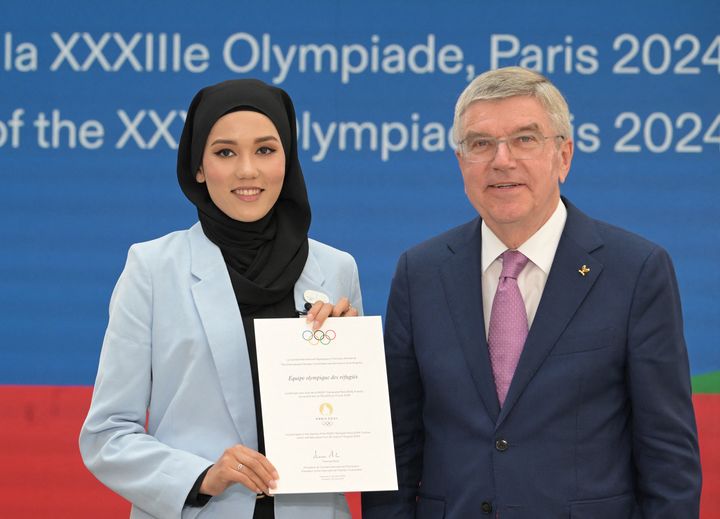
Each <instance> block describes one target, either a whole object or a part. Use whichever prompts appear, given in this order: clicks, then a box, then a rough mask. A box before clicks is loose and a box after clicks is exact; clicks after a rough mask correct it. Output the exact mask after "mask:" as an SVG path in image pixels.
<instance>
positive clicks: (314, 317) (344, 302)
mask: <svg viewBox="0 0 720 519" xmlns="http://www.w3.org/2000/svg"><path fill="white" fill-rule="evenodd" d="M357 315H358V310H357V308H355V307H353V306H352V305H351V304H350V300H349V299H348V298H347V297H342V298H340V301H338V302H337V304H336V305H332V304H331V303H323V302H322V301H317V302H316V303H315V304H314V305H312V307H311V308H310V310H308V313H307V323H308V324H310V323H312V329H313V330H318V329H320V327H321V326H322V325H323V323H324V322H325V319H327V318H328V317H331V316H332V317H356V316H357Z"/></svg>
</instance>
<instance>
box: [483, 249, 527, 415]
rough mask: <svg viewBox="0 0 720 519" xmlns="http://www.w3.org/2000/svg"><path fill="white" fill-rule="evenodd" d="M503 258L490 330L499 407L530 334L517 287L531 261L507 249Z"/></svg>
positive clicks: (489, 341) (489, 344)
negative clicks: (519, 276) (521, 273)
mask: <svg viewBox="0 0 720 519" xmlns="http://www.w3.org/2000/svg"><path fill="white" fill-rule="evenodd" d="M501 257H502V260H503V261H502V272H501V273H500V282H499V283H498V287H497V292H495V298H494V299H493V304H492V311H491V312H490V327H489V329H488V349H489V351H490V362H491V363H492V368H493V374H494V375H495V388H496V389H497V394H498V399H499V400H500V407H502V405H503V404H504V403H505V397H506V396H507V392H508V388H509V387H510V382H511V381H512V378H513V374H514V373H515V368H516V367H517V363H518V359H519V358H520V353H522V349H523V346H524V345H525V339H526V338H527V334H528V320H527V312H526V311H525V303H524V302H523V298H522V294H520V289H519V288H518V284H517V277H518V275H520V272H522V269H523V268H525V265H527V262H528V259H527V258H526V257H525V256H524V255H523V254H522V253H521V252H518V251H516V250H506V251H505V252H503V253H502V256H501Z"/></svg>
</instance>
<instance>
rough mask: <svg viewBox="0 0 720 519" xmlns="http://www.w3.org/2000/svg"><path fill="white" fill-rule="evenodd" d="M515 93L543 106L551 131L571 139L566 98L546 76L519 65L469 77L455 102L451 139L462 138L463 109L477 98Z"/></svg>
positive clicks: (487, 99)
mask: <svg viewBox="0 0 720 519" xmlns="http://www.w3.org/2000/svg"><path fill="white" fill-rule="evenodd" d="M515 96H530V97H534V98H535V99H537V100H538V101H539V102H540V104H541V105H542V106H543V107H544V108H545V110H546V112H547V114H548V116H549V117H550V121H551V122H552V125H553V127H554V130H555V131H556V132H557V133H558V135H562V136H563V137H565V139H569V138H570V134H571V131H572V129H571V125H570V110H569V108H568V104H567V101H565V98H564V97H563V95H562V94H561V93H560V91H559V90H558V89H557V88H556V87H555V85H553V84H552V83H551V82H550V80H549V79H548V78H546V77H545V76H543V75H542V74H539V73H537V72H533V71H532V70H528V69H525V68H522V67H505V68H500V69H497V70H489V71H487V72H484V73H482V74H480V75H479V76H478V77H476V78H475V79H473V80H472V82H471V83H470V84H469V85H468V86H467V88H465V90H464V91H463V93H462V94H460V97H459V98H458V100H457V104H456V105H455V118H454V120H453V138H454V139H455V143H459V142H460V141H461V140H462V135H463V131H464V128H462V127H461V121H462V116H463V114H464V113H465V110H467V109H468V107H469V106H470V105H471V104H472V103H474V102H476V101H490V100H497V99H506V98H508V97H515Z"/></svg>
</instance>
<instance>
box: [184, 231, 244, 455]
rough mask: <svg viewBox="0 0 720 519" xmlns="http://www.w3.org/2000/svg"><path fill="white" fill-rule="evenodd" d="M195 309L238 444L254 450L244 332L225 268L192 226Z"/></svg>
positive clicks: (203, 235)
mask: <svg viewBox="0 0 720 519" xmlns="http://www.w3.org/2000/svg"><path fill="white" fill-rule="evenodd" d="M190 248H191V255H192V266H191V270H192V274H193V275H194V276H195V277H196V278H197V283H195V284H194V285H193V287H192V293H193V298H194V299H195V305H196V307H197V310H198V314H199V315H200V320H201V321H202V324H203V328H204V331H205V336H206V337H207V341H208V344H209V345H210V351H211V352H212V356H213V360H214V362H215V368H216V369H217V372H218V378H219V380H220V386H221V387H222V390H223V394H224V396H225V402H226V404H227V407H228V409H229V410H230V415H231V416H232V419H233V422H234V423H235V427H236V429H237V431H238V433H239V435H240V442H241V443H242V444H244V445H248V446H250V447H253V446H254V447H255V448H257V429H256V426H255V421H256V418H255V402H254V400H253V386H252V376H251V374H250V361H249V357H248V351H247V341H246V339H245V331H244V328H243V324H242V319H241V317H240V310H239V309H238V304H237V300H236V299H235V294H234V293H233V290H232V285H231V284H230V277H229V275H228V272H227V267H226V266H225V262H224V260H223V258H222V254H221V253H220V249H218V248H217V246H216V245H214V244H213V243H212V242H211V241H210V240H208V239H207V237H206V236H205V234H204V233H203V231H202V228H201V227H200V224H195V225H194V226H193V227H192V229H191V230H190Z"/></svg>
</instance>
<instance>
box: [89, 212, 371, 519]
mask: <svg viewBox="0 0 720 519" xmlns="http://www.w3.org/2000/svg"><path fill="white" fill-rule="evenodd" d="M307 289H314V290H318V291H320V292H323V293H325V294H327V295H328V296H329V297H330V300H331V302H333V303H334V302H337V300H339V299H340V298H341V297H342V296H347V297H349V299H350V301H351V303H352V305H353V306H354V307H355V308H357V309H358V310H359V311H361V309H362V300H361V296H360V286H359V281H358V272H357V266H356V264H355V260H354V259H353V258H352V256H350V255H349V254H347V253H345V252H342V251H339V250H337V249H334V248H332V247H329V246H327V245H324V244H322V243H319V242H317V241H314V240H310V250H309V254H308V259H307V263H306V264H305V268H304V270H303V272H302V274H301V276H300V278H299V279H298V281H297V283H296V284H295V291H294V295H295V304H296V305H297V308H298V309H302V308H303V305H304V303H305V301H304V300H303V292H304V291H305V290H307ZM146 421H147V430H146ZM255 421H256V418H255V404H254V400H253V387H252V379H251V376H250V364H249V360H248V352H247V343H246V341H245V332H244V331H243V323H242V319H241V317H240V311H239V309H238V305H237V301H236V299H235V295H234V293H233V289H232V286H231V284H230V278H229V275H228V272H227V268H226V266H225V262H224V261H223V258H222V255H221V253H220V249H218V247H217V246H216V245H215V244H213V243H212V242H211V241H210V240H208V239H207V237H206V236H205V234H204V233H203V231H202V228H201V227H200V224H195V225H194V226H193V227H192V228H191V229H189V230H186V231H179V232H174V233H171V234H168V235H167V236H164V237H162V238H159V239H157V240H153V241H150V242H146V243H140V244H135V245H133V246H132V247H130V251H129V253H128V258H127V263H126V265H125V269H124V270H123V272H122V274H121V276H120V279H119V280H118V282H117V285H116V286H115V290H114V291H113V294H112V298H111V301H110V320H109V323H108V327H107V331H106V333H105V339H104V342H103V347H102V353H101V355H100V365H99V368H98V374H97V380H96V382H95V390H94V392H93V398H92V404H91V406H90V411H89V413H88V416H87V418H86V420H85V423H84V425H83V427H82V431H81V432H80V452H81V454H82V457H83V460H84V462H85V465H86V466H87V467H88V469H90V471H91V472H92V473H93V474H95V476H96V477H97V478H98V479H99V480H100V481H102V482H103V483H104V484H105V485H107V486H108V487H109V488H111V489H112V490H114V491H115V492H117V493H118V494H120V495H121V496H123V497H124V498H126V499H128V500H129V501H130V502H132V504H133V507H132V512H131V517H132V518H138V519H139V518H150V517H156V518H180V517H182V518H183V519H185V518H194V517H208V518H233V519H250V518H251V517H252V515H253V510H254V507H255V493H254V492H251V491H250V490H248V489H247V488H245V487H244V486H242V485H233V486H231V487H230V488H228V489H227V490H226V491H225V492H224V493H223V494H221V495H219V496H216V497H214V498H212V499H211V500H210V502H209V503H208V504H207V505H206V506H204V507H202V508H191V507H184V503H185V499H186V497H187V495H188V492H189V491H190V489H191V488H192V486H193V484H194V483H195V481H196V479H197V477H198V475H199V474H200V473H201V472H202V471H203V470H205V469H206V468H207V467H208V466H210V465H211V464H212V463H214V462H215V461H216V460H217V459H218V458H219V457H220V455H221V454H222V453H223V451H224V450H225V449H226V448H228V447H231V446H233V445H235V444H238V443H239V444H243V445H246V446H248V447H251V448H253V449H257V429H256V423H255ZM271 461H272V460H271ZM280 477H282V474H281V475H280ZM275 517H276V518H277V519H303V518H307V519H339V518H343V519H349V518H350V513H349V511H348V507H347V503H346V501H345V497H344V496H343V495H342V494H299V495H282V496H278V497H276V498H275Z"/></svg>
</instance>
